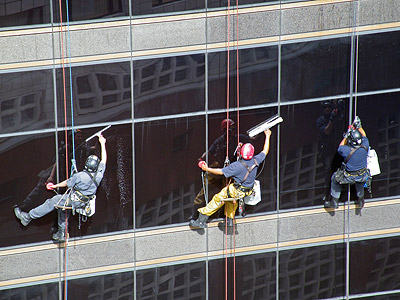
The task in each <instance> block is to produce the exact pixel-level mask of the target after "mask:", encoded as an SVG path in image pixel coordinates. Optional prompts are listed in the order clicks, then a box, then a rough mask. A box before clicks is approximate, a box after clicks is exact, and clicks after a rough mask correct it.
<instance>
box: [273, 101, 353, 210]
mask: <svg viewBox="0 0 400 300" xmlns="http://www.w3.org/2000/svg"><path fill="white" fill-rule="evenodd" d="M281 116H282V118H283V120H284V123H283V125H282V126H281V145H280V147H281V154H280V162H279V166H280V197H281V198H280V208H281V209H286V208H297V207H305V206H313V205H321V204H323V199H322V198H323V197H324V196H326V195H329V194H330V177H331V175H332V173H333V172H334V171H336V170H337V168H338V167H340V165H341V162H342V160H341V158H340V156H339V155H338V154H337V148H338V146H339V143H340V142H341V140H342V139H343V133H344V132H345V131H346V129H347V125H348V100H347V99H338V100H330V101H322V102H310V103H302V104H296V105H288V106H282V107H281ZM329 122H331V123H330V124H331V125H330V126H331V127H330V130H326V127H327V126H328V124H329ZM345 196H346V195H345V193H344V192H343V193H342V198H341V199H342V200H344V199H345Z"/></svg>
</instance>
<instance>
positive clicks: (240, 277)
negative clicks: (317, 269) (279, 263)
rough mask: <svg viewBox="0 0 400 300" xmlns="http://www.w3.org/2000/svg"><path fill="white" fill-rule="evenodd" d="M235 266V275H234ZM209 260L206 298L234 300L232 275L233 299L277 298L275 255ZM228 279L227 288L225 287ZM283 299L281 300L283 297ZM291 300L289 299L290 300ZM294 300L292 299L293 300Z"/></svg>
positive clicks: (270, 299)
mask: <svg viewBox="0 0 400 300" xmlns="http://www.w3.org/2000/svg"><path fill="white" fill-rule="evenodd" d="M234 263H235V272H234V267H233V266H234ZM225 269H226V261H225V259H216V260H211V261H209V272H208V274H209V275H208V276H209V278H208V280H209V282H210V283H211V284H210V285H209V295H212V298H213V299H226V298H225V296H226V295H225V288H226V289H227V291H228V297H227V299H234V276H235V277H236V282H235V287H236V299H238V300H256V299H263V300H273V299H276V254H275V252H268V253H261V254H255V255H247V256H237V257H235V261H234V259H233V258H228V260H227V270H228V271H227V273H226V272H225ZM226 277H227V281H228V286H227V287H225V280H226ZM282 299H284V298H282ZM290 299H292V298H290ZM293 299H294V298H293Z"/></svg>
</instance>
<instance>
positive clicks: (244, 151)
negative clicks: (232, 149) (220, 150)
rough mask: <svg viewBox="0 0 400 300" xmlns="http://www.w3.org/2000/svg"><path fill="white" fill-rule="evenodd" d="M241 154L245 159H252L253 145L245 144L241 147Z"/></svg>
mask: <svg viewBox="0 0 400 300" xmlns="http://www.w3.org/2000/svg"><path fill="white" fill-rule="evenodd" d="M240 156H241V157H242V158H243V159H245V160H248V159H252V158H253V156H254V147H253V145H252V144H250V143H247V144H244V145H243V146H242V148H241V149H240Z"/></svg>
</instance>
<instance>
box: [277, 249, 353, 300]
mask: <svg viewBox="0 0 400 300" xmlns="http://www.w3.org/2000/svg"><path fill="white" fill-rule="evenodd" d="M345 279H346V246H345V244H334V245H326V246H319V247H309V248H302V249H293V250H286V251H281V252H280V253H279V299H327V298H333V297H340V296H344V295H345Z"/></svg>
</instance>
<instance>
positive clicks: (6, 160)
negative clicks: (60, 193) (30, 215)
mask: <svg viewBox="0 0 400 300" xmlns="http://www.w3.org/2000/svg"><path fill="white" fill-rule="evenodd" d="M0 149H1V150H0V160H1V162H2V169H3V170H7V172H1V175H0V195H1V201H0V209H1V211H2V212H3V213H2V214H0V222H1V224H8V225H7V226H0V237H1V238H0V246H2V247H4V246H11V245H18V244H26V243H30V242H37V241H41V240H49V239H50V227H51V224H52V223H53V221H54V220H55V219H56V215H55V214H48V215H47V216H46V217H44V218H42V219H41V220H40V221H38V222H35V224H33V226H31V225H32V224H30V226H28V227H23V226H22V225H21V224H20V222H19V220H18V219H16V218H15V215H14V211H13V206H14V205H19V206H21V209H22V210H24V211H29V209H31V208H33V207H35V206H37V205H39V204H42V203H43V201H44V200H45V199H46V198H48V197H52V196H53V195H54V192H50V191H48V190H46V188H45V185H44V183H45V182H46V180H47V178H48V177H49V175H50V172H51V169H52V167H53V165H54V163H55V161H56V153H55V152H56V151H55V139H54V134H50V133H49V134H40V135H28V136H15V137H10V138H2V139H1V140H0Z"/></svg>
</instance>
